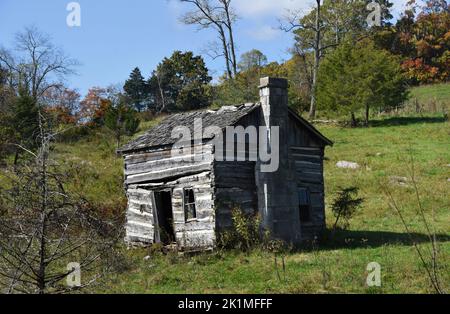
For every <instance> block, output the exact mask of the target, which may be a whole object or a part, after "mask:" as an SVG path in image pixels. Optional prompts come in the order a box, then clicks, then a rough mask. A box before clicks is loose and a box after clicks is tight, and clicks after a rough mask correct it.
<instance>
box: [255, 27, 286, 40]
mask: <svg viewBox="0 0 450 314" xmlns="http://www.w3.org/2000/svg"><path fill="white" fill-rule="evenodd" d="M280 32H281V31H280V30H278V29H276V28H274V27H272V26H268V25H265V26H259V27H255V28H253V29H249V30H247V34H248V35H249V36H251V37H253V38H254V39H256V40H260V41H270V40H273V39H275V38H276V37H278V36H279V35H280Z"/></svg>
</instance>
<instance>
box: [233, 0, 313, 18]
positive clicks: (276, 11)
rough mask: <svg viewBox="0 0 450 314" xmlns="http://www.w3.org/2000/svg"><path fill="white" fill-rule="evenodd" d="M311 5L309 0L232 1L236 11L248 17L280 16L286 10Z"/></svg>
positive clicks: (304, 7)
mask: <svg viewBox="0 0 450 314" xmlns="http://www.w3.org/2000/svg"><path fill="white" fill-rule="evenodd" d="M311 5H312V2H311V1H310V0H235V2H234V6H235V8H236V11H237V13H238V14H239V15H241V16H243V17H250V18H260V17H266V16H275V17H280V16H281V15H283V14H284V13H285V12H286V10H299V9H306V8H309V7H311Z"/></svg>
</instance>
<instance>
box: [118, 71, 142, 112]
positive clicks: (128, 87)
mask: <svg viewBox="0 0 450 314" xmlns="http://www.w3.org/2000/svg"><path fill="white" fill-rule="evenodd" d="M123 89H124V90H125V94H126V96H127V97H128V98H129V99H130V100H131V102H132V104H133V106H134V107H135V109H136V110H137V111H139V112H141V111H142V110H143V109H144V107H145V101H146V99H147V96H148V92H147V84H146V82H145V80H144V77H143V76H142V74H141V70H139V68H135V69H134V70H133V71H132V72H131V74H130V78H129V79H128V80H127V81H126V82H125V85H124V87H123Z"/></svg>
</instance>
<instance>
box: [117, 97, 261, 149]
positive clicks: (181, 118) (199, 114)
mask: <svg viewBox="0 0 450 314" xmlns="http://www.w3.org/2000/svg"><path fill="white" fill-rule="evenodd" d="M258 107H259V104H253V103H251V104H244V105H238V106H225V107H222V108H221V109H219V110H217V111H213V110H200V111H191V112H184V113H178V114H174V115H171V116H169V117H167V118H166V119H165V120H163V121H162V122H161V123H160V124H159V125H158V126H156V127H154V128H152V129H150V130H149V131H147V132H146V133H145V134H144V135H142V136H140V137H138V138H137V139H135V140H133V141H132V142H130V143H128V144H126V145H125V146H123V147H121V148H120V149H118V152H119V153H127V152H133V151H140V150H144V149H147V148H151V147H158V146H168V145H173V144H175V143H176V141H177V139H176V138H175V139H174V138H172V136H171V135H172V130H174V129H175V128H176V127H178V126H184V127H188V128H189V130H190V131H191V134H194V121H195V120H196V119H202V126H203V128H204V129H205V128H207V127H210V126H217V127H219V128H221V129H224V128H226V127H227V126H231V125H234V124H236V123H237V122H238V121H239V120H240V119H242V118H243V117H245V116H246V115H248V114H249V113H251V112H253V111H254V110H255V109H257V108H258ZM204 139H206V138H204Z"/></svg>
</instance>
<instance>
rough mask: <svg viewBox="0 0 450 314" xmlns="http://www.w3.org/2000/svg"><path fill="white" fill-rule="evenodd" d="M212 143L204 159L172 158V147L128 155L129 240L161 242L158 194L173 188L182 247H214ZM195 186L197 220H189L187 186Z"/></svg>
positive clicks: (205, 149) (176, 226)
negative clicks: (187, 216) (186, 204)
mask: <svg viewBox="0 0 450 314" xmlns="http://www.w3.org/2000/svg"><path fill="white" fill-rule="evenodd" d="M212 152H213V150H212V145H204V146H203V153H202V155H201V156H202V160H201V161H195V160H184V159H186V157H187V154H185V155H183V156H184V157H185V158H182V157H172V156H171V150H170V149H167V150H154V151H150V152H144V153H135V154H131V155H126V156H125V186H126V191H127V196H128V209H127V223H126V242H128V243H130V244H137V243H141V244H143V245H148V244H151V243H154V242H157V240H158V237H157V236H156V235H157V231H158V230H155V226H156V221H155V215H156V205H155V198H154V193H155V192H158V191H167V190H170V191H171V200H172V212H173V229H174V233H175V238H176V242H177V245H178V248H179V249H180V250H185V251H189V250H198V249H211V248H213V247H214V245H215V219H214V202H213V184H212V182H213V180H212V178H211V173H212V171H211V169H212V164H213V155H212ZM186 188H188V189H193V191H194V195H195V203H196V213H197V217H196V219H192V220H189V221H186V218H185V211H184V205H183V189H186Z"/></svg>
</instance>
